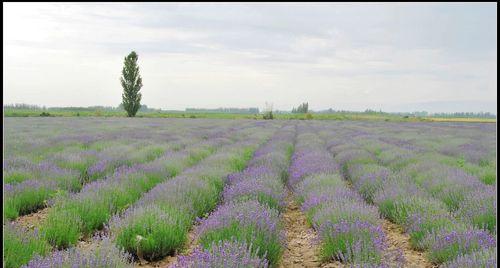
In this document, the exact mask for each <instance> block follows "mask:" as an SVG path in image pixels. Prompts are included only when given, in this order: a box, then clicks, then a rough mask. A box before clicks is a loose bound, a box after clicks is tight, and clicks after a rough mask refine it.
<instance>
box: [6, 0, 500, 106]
mask: <svg viewBox="0 0 500 268" xmlns="http://www.w3.org/2000/svg"><path fill="white" fill-rule="evenodd" d="M494 7H495V6H494V5H493V4H468V5H458V4H457V5H453V4H418V5H417V4H363V5H360V4H352V3H351V4H316V5H313V4H310V5H309V4H303V3H302V4H298V3H296V4H288V5H287V4H271V5H265V4H241V3H239V4H163V3H162V4H157V3H147V4H117V3H107V4H98V3H92V4H90V3H85V4H54V3H52V4H47V3H46V4H21V3H4V63H3V64H4V65H3V66H4V77H5V79H4V83H3V85H4V98H5V99H4V101H5V102H6V103H13V102H25V103H34V104H43V105H48V106H55V105H58V106H68V105H75V106H76V105H79V106H87V105H117V104H118V103H119V102H120V98H121V95H120V84H119V82H118V77H119V75H120V71H121V65H122V61H123V57H124V56H125V55H126V54H127V53H128V52H130V51H131V50H136V51H137V52H138V53H139V63H140V66H141V73H142V76H143V78H144V87H143V95H144V97H143V101H144V103H146V104H147V105H149V106H152V107H161V108H168V109H182V108H185V107H219V106H258V107H261V106H262V105H263V104H264V102H265V101H270V102H273V103H274V107H275V108H277V109H290V108H291V107H292V106H294V105H297V104H298V103H301V102H303V101H309V102H310V107H311V108H313V109H326V108H329V107H333V108H335V107H338V106H340V104H342V103H344V104H345V103H351V104H352V106H351V107H353V109H354V108H355V107H363V105H365V106H367V105H372V104H373V102H376V103H379V104H381V105H393V104H401V103H416V102H420V103H423V102H429V101H466V100H474V101H479V102H481V101H482V102H485V101H492V100H494V99H495V98H496V86H497V77H496V69H497V67H496V66H497V62H496V45H497V44H496V9H495V8H494ZM492 22H494V23H492ZM76 94H77V95H78V98H75V95H76ZM463 108H464V109H469V108H470V109H471V110H478V109H480V108H481V107H463ZM355 109H358V108H355Z"/></svg>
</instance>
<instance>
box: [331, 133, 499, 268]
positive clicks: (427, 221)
mask: <svg viewBox="0 0 500 268" xmlns="http://www.w3.org/2000/svg"><path fill="white" fill-rule="evenodd" d="M357 131H358V129H356V128H354V129H350V130H349V129H346V128H343V129H339V128H335V129H333V128H327V129H326V131H324V132H322V135H323V136H324V137H326V138H327V140H328V141H329V143H328V146H329V150H330V151H331V152H332V153H333V154H334V155H335V159H336V161H337V162H338V163H339V164H340V165H341V168H342V172H343V174H344V176H345V177H346V178H347V179H349V181H350V182H351V183H352V184H353V186H354V187H355V189H357V190H358V192H360V193H361V195H362V196H363V197H364V198H365V200H367V201H368V202H371V203H374V204H376V205H377V206H378V207H379V211H380V212H381V214H382V215H384V216H385V217H386V218H388V219H390V220H391V221H393V222H395V223H397V224H401V225H403V226H404V227H405V230H406V232H408V233H409V234H410V238H411V239H410V242H411V245H412V246H413V247H414V248H415V249H418V250H427V251H428V258H429V260H430V261H432V262H433V263H436V264H443V265H444V266H447V265H449V266H451V267H460V265H459V263H464V261H465V260H467V258H469V257H467V256H465V257H464V255H466V254H473V255H471V256H474V257H473V258H474V262H475V264H476V265H487V264H491V263H492V262H496V259H491V256H492V255H493V254H491V252H492V251H496V241H495V240H496V238H495V236H492V235H491V234H489V232H490V233H493V234H496V189H495V187H493V186H489V185H485V184H483V183H481V182H480V181H479V180H478V179H477V178H476V177H473V176H471V175H468V174H466V173H465V172H463V171H462V170H460V169H458V168H453V167H450V166H447V165H442V164H441V165H440V164H436V163H432V162H430V161H428V160H427V159H425V158H422V157H421V155H419V153H421V152H422V151H421V150H418V148H413V150H410V149H408V148H401V147H397V146H395V145H393V144H390V143H386V142H383V141H382V142H381V140H380V138H379V137H376V136H371V135H370V133H362V134H360V133H359V132H357ZM388 160H389V161H388ZM384 164H386V166H387V167H386V166H384ZM476 252H479V253H476ZM478 256H485V257H487V258H486V259H481V258H479V257H478ZM457 257H458V258H459V259H460V261H459V263H457V262H456V261H455V259H456V258H457ZM446 262H448V263H447V264H445V263H446Z"/></svg>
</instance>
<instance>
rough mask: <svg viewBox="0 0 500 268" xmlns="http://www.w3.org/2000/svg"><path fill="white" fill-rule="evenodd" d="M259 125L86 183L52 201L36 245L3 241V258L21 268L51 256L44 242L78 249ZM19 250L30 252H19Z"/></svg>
mask: <svg viewBox="0 0 500 268" xmlns="http://www.w3.org/2000/svg"><path fill="white" fill-rule="evenodd" d="M254 125H257V124H255V123H254V122H251V123H247V124H244V125H243V127H238V128H235V127H228V128H224V127H222V126H221V128H215V131H213V130H210V131H205V132H201V133H199V134H198V135H203V139H202V140H205V139H208V140H206V141H201V142H198V143H196V142H195V141H196V140H193V142H194V143H192V144H191V145H190V146H188V147H187V148H185V149H184V150H181V151H173V152H171V153H168V154H166V155H164V156H163V157H160V158H158V159H157V160H156V161H152V162H149V163H144V164H140V163H137V164H135V165H133V166H131V167H122V168H119V169H117V170H116V172H115V173H114V174H113V175H112V176H110V178H108V179H105V180H101V181H96V182H93V183H90V184H87V185H86V186H85V187H84V189H83V190H82V191H81V192H80V193H78V194H72V195H70V196H68V197H66V196H61V197H59V198H57V199H56V200H55V201H53V202H54V203H55V204H54V206H53V207H51V208H50V209H49V215H48V219H47V220H46V221H44V222H43V223H42V232H41V233H40V234H39V235H38V236H37V237H36V238H35V239H34V240H37V241H34V240H33V239H31V237H30V234H29V232H28V233H27V234H26V235H24V236H18V237H17V239H13V240H8V241H4V242H5V243H6V245H7V246H6V247H4V256H7V257H10V258H6V259H9V261H8V262H7V264H8V265H7V266H8V267H19V265H20V264H22V263H26V261H27V260H29V259H30V258H31V256H32V255H33V253H36V252H38V253H40V254H46V253H47V251H48V249H49V248H50V247H49V245H47V244H46V242H43V243H42V242H40V241H39V240H42V241H48V242H49V244H52V245H54V246H55V247H58V248H64V247H68V246H71V245H74V244H75V243H76V242H77V241H78V239H80V238H81V236H82V235H85V236H90V235H91V234H92V233H93V231H94V230H97V229H100V228H102V227H103V225H104V224H105V223H106V222H107V220H108V219H109V218H110V216H111V215H112V213H115V212H118V211H121V210H123V209H124V208H126V207H128V206H129V205H130V204H132V203H133V202H134V201H135V200H137V198H139V197H140V195H141V194H142V193H143V192H145V191H147V190H148V189H151V187H153V186H154V185H155V184H157V183H158V182H161V181H163V180H165V179H166V178H168V177H171V176H174V175H176V173H178V172H179V171H180V170H182V169H184V168H186V167H188V166H191V165H193V164H195V163H196V162H198V161H200V160H201V159H203V158H204V157H206V156H207V155H209V154H211V153H212V152H213V150H214V148H215V147H217V146H218V144H224V143H228V142H231V141H230V140H228V139H227V138H223V137H224V136H228V137H231V135H232V134H237V135H235V136H236V137H239V136H240V134H242V133H233V132H234V131H238V132H241V129H244V128H248V127H253V126H254ZM207 129H208V128H207ZM257 129H258V130H256V129H254V130H253V132H256V131H257V132H259V131H260V127H259V128H257ZM225 130H227V131H225ZM248 131H250V132H252V130H248ZM248 131H247V132H248ZM244 136H245V135H244ZM5 228H7V231H12V233H17V232H19V231H17V230H12V228H10V227H9V226H7V227H5V226H4V229H5ZM12 237H16V236H12ZM23 237H30V239H24V238H23ZM23 239H24V240H23ZM31 244H41V245H42V247H38V248H37V247H35V248H31V247H30V245H31ZM18 246H19V247H21V248H24V249H25V250H23V251H20V252H18V251H16V248H18ZM9 263H11V264H12V265H9Z"/></svg>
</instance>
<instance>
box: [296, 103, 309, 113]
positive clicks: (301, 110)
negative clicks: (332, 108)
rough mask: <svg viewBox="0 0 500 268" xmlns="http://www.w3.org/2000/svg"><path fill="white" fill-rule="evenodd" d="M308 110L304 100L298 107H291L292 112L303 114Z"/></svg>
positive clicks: (307, 104)
mask: <svg viewBox="0 0 500 268" xmlns="http://www.w3.org/2000/svg"><path fill="white" fill-rule="evenodd" d="M308 111H309V103H307V102H304V103H302V104H301V105H299V107H297V108H295V107H294V108H292V113H293V114H305V113H307V112H308Z"/></svg>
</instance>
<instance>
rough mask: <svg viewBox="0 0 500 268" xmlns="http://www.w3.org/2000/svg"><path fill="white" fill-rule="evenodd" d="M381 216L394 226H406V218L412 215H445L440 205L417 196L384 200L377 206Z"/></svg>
mask: <svg viewBox="0 0 500 268" xmlns="http://www.w3.org/2000/svg"><path fill="white" fill-rule="evenodd" d="M378 207H379V211H380V213H381V214H382V216H384V217H386V218H388V219H389V220H391V221H392V222H394V223H396V224H406V223H407V220H408V217H409V216H411V215H413V214H414V213H422V214H423V213H436V215H439V214H446V213H447V210H446V208H444V207H443V205H442V203H440V202H439V201H435V200H430V199H425V198H422V197H418V196H399V197H397V198H393V199H386V200H384V201H382V202H380V203H379V204H378Z"/></svg>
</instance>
